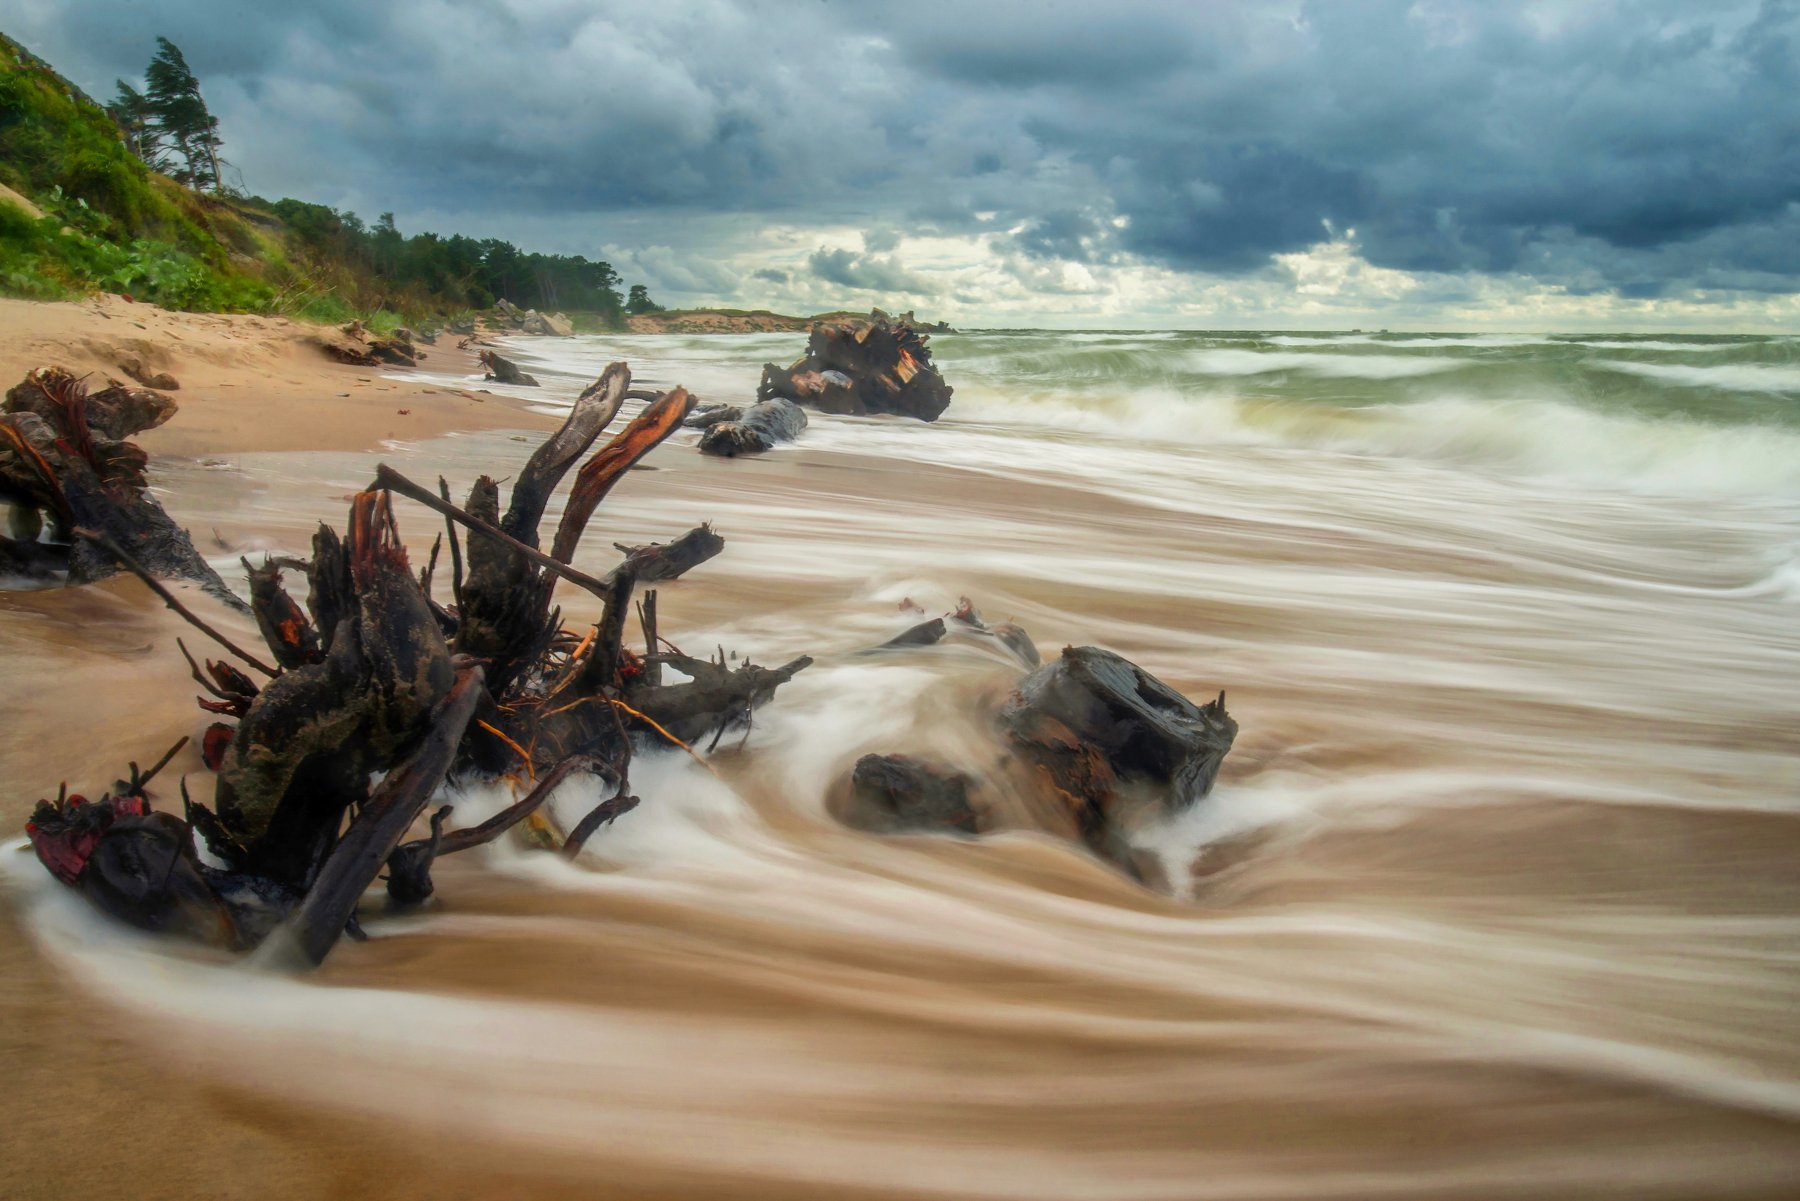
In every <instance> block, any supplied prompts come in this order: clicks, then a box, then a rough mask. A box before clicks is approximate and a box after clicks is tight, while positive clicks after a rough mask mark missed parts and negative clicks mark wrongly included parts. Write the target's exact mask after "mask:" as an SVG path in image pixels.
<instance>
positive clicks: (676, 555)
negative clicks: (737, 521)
mask: <svg viewBox="0 0 1800 1201" xmlns="http://www.w3.org/2000/svg"><path fill="white" fill-rule="evenodd" d="M613 547H614V549H616V550H617V551H619V553H621V554H623V555H624V556H625V561H624V562H623V563H621V564H619V566H618V567H616V568H614V569H613V570H614V571H629V572H630V573H631V574H632V576H633V577H635V578H636V579H637V581H638V582H639V583H640V584H652V583H659V582H661V581H663V580H673V579H678V578H680V577H681V576H684V575H686V574H687V573H688V572H690V571H692V570H693V569H694V568H696V567H698V566H700V564H702V563H704V562H706V561H707V560H708V559H710V558H712V557H713V556H714V555H717V554H718V553H719V552H720V551H722V550H724V549H725V539H723V538H721V537H720V536H719V535H718V534H717V533H715V532H714V530H713V528H712V526H711V525H710V524H704V525H697V526H695V527H694V528H693V529H691V530H689V531H688V532H687V533H685V534H683V535H682V536H681V537H679V538H677V539H675V541H673V542H650V543H646V544H645V545H643V546H626V545H625V544H624V543H622V542H615V543H613ZM646 645H648V644H646ZM650 649H651V650H655V649H656V648H655V647H650Z"/></svg>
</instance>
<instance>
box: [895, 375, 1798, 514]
mask: <svg viewBox="0 0 1800 1201" xmlns="http://www.w3.org/2000/svg"><path fill="white" fill-rule="evenodd" d="M962 413H963V414H964V415H965V416H978V417H981V418H984V419H989V420H997V421H1003V422H1007V423H1009V424H1019V425H1040V426H1048V427H1051V428H1057V429H1066V430H1081V431H1086V432H1089V433H1093V434H1104V435H1112V436H1119V437H1124V438H1131V439H1152V440H1161V441H1169V442H1178V443H1200V444H1208V445H1218V444H1227V445H1233V444H1235V445H1251V446H1272V447H1293V448H1305V449H1312V450H1328V451H1337V452H1342V453H1347V454H1358V455H1381V456H1396V457H1403V458H1417V459H1426V460H1432V461H1438V462H1454V463H1464V464H1469V465H1472V466H1479V467H1486V468H1490V469H1498V470H1504V471H1507V472H1513V473H1518V474H1521V475H1526V476H1534V477H1539V476H1541V477H1551V478H1557V479H1561V480H1566V481H1570V482H1574V483H1581V484H1590V485H1608V486H1620V487H1625V488H1629V489H1634V490H1644V491H1652V492H1696V493H1703V494H1715V495H1734V494H1735V495H1746V494H1748V495H1757V494H1770V493H1773V494H1778V495H1787V496H1792V495H1800V431H1794V430H1786V429H1773V428H1767V427H1762V426H1717V425H1707V424H1703V423H1700V422H1695V421H1688V420H1682V419H1679V418H1663V419H1650V418H1645V417H1640V416H1636V415H1631V414H1625V413H1617V412H1614V413H1604V412H1599V411H1596V410H1593V409H1587V408H1581V407H1578V406H1576V405H1573V404H1568V403H1564V402H1562V401H1557V400H1546V399H1536V398H1517V399H1512V400H1493V399H1487V398H1482V397H1476V396H1469V395H1459V394H1455V393H1445V394H1441V395H1439V396H1437V397H1435V398H1433V399H1429V400H1423V401H1416V402H1410V403H1393V404H1383V405H1370V406H1366V407H1363V408H1343V407H1338V406H1330V405H1319V404H1310V403H1306V402H1303V401H1288V400H1273V399H1262V398H1256V397H1244V396H1238V395H1232V394H1229V393H1224V392H1215V393H1210V394H1203V395H1184V394H1181V393H1179V392H1177V391H1175V390H1172V389H1139V390H1135V391H1132V392H1129V393H1123V394H1120V395H1116V396H1111V397H1106V398H1099V399H1088V400H1086V401H1085V402H1084V401H1077V400H1075V399H1074V398H1073V397H1070V396H1066V395H1065V396H1062V397H1053V396H1046V397H1040V398H1033V399H1014V398H1007V397H1002V396H996V395H994V394H991V393H981V394H974V395H971V396H970V397H969V398H968V400H967V401H966V402H965V403H964V405H963V408H962ZM918 451H919V453H920V454H921V457H926V456H928V454H929V449H928V448H926V447H923V446H921V447H919V448H918Z"/></svg>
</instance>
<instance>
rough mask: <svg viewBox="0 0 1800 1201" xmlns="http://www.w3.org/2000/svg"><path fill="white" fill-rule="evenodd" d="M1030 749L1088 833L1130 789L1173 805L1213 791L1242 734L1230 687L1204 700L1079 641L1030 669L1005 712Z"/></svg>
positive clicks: (1018, 740) (1110, 817) (1097, 831)
mask: <svg viewBox="0 0 1800 1201" xmlns="http://www.w3.org/2000/svg"><path fill="white" fill-rule="evenodd" d="M1000 725H1001V728H1002V729H1003V730H1004V731H1005V732H1006V734H1007V735H1008V737H1009V738H1010V739H1011V740H1012V742H1013V744H1014V745H1015V746H1016V747H1018V748H1019V750H1020V751H1022V752H1023V753H1024V755H1025V757H1026V758H1027V759H1028V760H1029V761H1031V762H1033V763H1035V764H1036V765H1037V766H1038V767H1039V768H1040V769H1042V770H1043V772H1044V773H1045V774H1046V775H1047V777H1048V778H1049V780H1050V782H1051V783H1052V784H1053V785H1054V786H1055V787H1056V788H1057V789H1058V790H1059V791H1060V792H1061V793H1063V794H1064V795H1065V797H1066V798H1067V799H1068V800H1069V802H1070V804H1071V805H1073V806H1074V807H1075V810H1076V817H1077V820H1078V821H1079V823H1080V825H1081V828H1082V831H1083V833H1084V835H1086V836H1087V837H1088V838H1089V840H1090V841H1096V840H1098V839H1099V838H1101V837H1102V835H1103V832H1104V831H1105V830H1106V829H1107V828H1108V827H1109V825H1110V824H1112V823H1113V822H1114V821H1115V819H1116V817H1117V816H1118V814H1117V813H1116V810H1117V808H1118V806H1119V805H1120V804H1121V803H1122V802H1123V801H1124V800H1125V799H1126V793H1127V791H1128V790H1129V791H1130V792H1132V793H1135V794H1145V793H1148V794H1149V795H1151V796H1152V797H1154V798H1155V800H1156V801H1158V802H1159V803H1160V804H1161V805H1162V807H1163V808H1164V809H1166V810H1167V811H1169V812H1177V811H1180V810H1182V809H1185V808H1187V807H1188V806H1190V805H1192V804H1193V803H1194V802H1195V801H1197V800H1198V799H1199V798H1201V797H1203V796H1205V795H1206V793H1207V792H1208V791H1209V790H1210V789H1211V788H1212V784H1213V780H1214V778H1215V777H1216V776H1217V775H1218V772H1219V765H1220V764H1221V763H1222V762H1223V761H1224V758H1225V755H1226V753H1227V752H1228V751H1230V749H1231V744H1232V741H1233V740H1234V739H1235V738H1236V737H1237V722H1235V721H1233V720H1232V718H1231V716H1230V714H1228V713H1227V712H1226V711H1225V694H1224V693H1220V694H1219V697H1218V699H1217V700H1214V701H1209V702H1208V703H1207V704H1205V705H1196V704H1194V703H1193V702H1192V701H1190V700H1188V699H1187V698H1186V697H1184V696H1182V695H1181V694H1180V693H1178V692H1176V691H1175V690H1174V689H1172V688H1170V687H1169V686H1168V685H1166V684H1164V683H1163V682H1162V681H1161V680H1158V679H1157V678H1156V677H1155V676H1152V675H1151V674H1150V673H1149V672H1147V671H1145V670H1144V669H1143V668H1141V667H1139V666H1137V665H1136V664H1134V663H1132V662H1130V661H1129V660H1127V659H1125V658H1123V657H1121V656H1119V655H1116V654H1114V653H1113V652H1111V651H1106V650H1101V649H1100V648H1098V647H1092V646H1079V647H1068V648H1066V649H1064V651H1063V653H1062V657H1061V658H1060V659H1058V660H1056V661H1055V662H1054V663H1050V664H1047V665H1046V666H1044V667H1041V668H1039V669H1038V670H1037V671H1035V672H1033V673H1032V674H1031V675H1029V676H1027V677H1026V678H1025V679H1024V680H1023V681H1022V682H1021V683H1020V684H1019V686H1018V688H1017V689H1016V690H1015V691H1014V692H1013V694H1012V696H1011V697H1009V698H1008V700H1007V702H1006V704H1005V705H1004V706H1003V707H1002V709H1001V711H1000Z"/></svg>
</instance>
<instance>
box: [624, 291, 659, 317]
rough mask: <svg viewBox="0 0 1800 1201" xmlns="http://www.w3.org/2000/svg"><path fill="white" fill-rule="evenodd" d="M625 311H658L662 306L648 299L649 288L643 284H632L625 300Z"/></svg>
mask: <svg viewBox="0 0 1800 1201" xmlns="http://www.w3.org/2000/svg"><path fill="white" fill-rule="evenodd" d="M625 311H626V312H627V313H633V314H637V313H660V312H662V311H663V307H662V305H660V304H657V303H656V302H655V301H654V300H651V299H650V289H649V288H647V287H645V286H644V285H643V284H632V285H631V293H630V297H629V299H627V300H626V301H625Z"/></svg>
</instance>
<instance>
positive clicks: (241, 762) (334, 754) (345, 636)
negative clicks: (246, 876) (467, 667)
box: [216, 491, 452, 888]
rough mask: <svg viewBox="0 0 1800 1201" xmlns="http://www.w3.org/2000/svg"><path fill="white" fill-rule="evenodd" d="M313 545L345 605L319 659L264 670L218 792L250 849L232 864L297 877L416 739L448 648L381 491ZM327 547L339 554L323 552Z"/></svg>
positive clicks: (360, 498)
mask: <svg viewBox="0 0 1800 1201" xmlns="http://www.w3.org/2000/svg"><path fill="white" fill-rule="evenodd" d="M314 545H315V552H314V564H313V566H314V577H315V584H317V583H318V582H319V581H320V580H321V579H324V578H327V577H331V578H341V577H343V576H346V575H347V577H348V580H347V583H348V586H349V589H350V592H351V596H350V605H351V607H350V608H348V609H347V611H344V612H342V613H341V614H340V615H339V616H338V618H337V620H336V624H335V628H334V630H333V632H332V636H331V640H330V643H329V645H328V647H327V649H326V653H325V655H324V657H323V659H321V660H320V661H319V662H316V663H309V664H306V665H304V666H301V667H299V668H297V669H295V670H293V671H289V672H287V673H285V674H284V675H282V676H280V677H279V678H278V679H275V680H273V681H271V682H270V683H269V684H268V685H267V686H266V687H265V688H264V689H263V690H262V693H261V695H260V696H258V697H257V699H256V702H255V704H253V705H252V706H251V707H250V710H249V712H248V713H246V714H245V716H244V720H243V721H242V722H241V723H240V724H239V726H238V729H237V733H236V735H235V737H234V738H233V740H232V745H231V749H230V750H229V751H228V752H227V753H226V756H225V760H224V762H223V763H222V764H221V766H220V771H219V784H218V793H217V803H216V808H217V810H218V815H219V818H220V820H221V821H222V822H223V823H224V825H225V826H226V827H227V828H228V829H229V830H230V831H231V832H232V834H233V835H234V836H235V837H236V838H237V839H239V840H240V841H241V842H242V843H243V845H244V846H245V848H246V849H247V851H248V860H247V861H246V862H242V863H237V864H234V865H233V866H235V867H239V868H242V869H243V870H246V871H253V872H255V873H256V874H258V875H261V876H264V877H267V878H269V879H273V880H276V881H278V882H279V883H282V884H284V885H288V886H292V887H299V888H304V887H306V885H307V884H308V883H309V882H310V879H311V876H312V873H313V872H314V871H316V870H317V867H318V864H319V863H320V861H321V860H322V858H323V856H324V854H325V853H326V852H327V851H328V850H329V849H330V847H331V844H332V843H333V841H334V840H335V838H336V834H337V829H338V824H339V822H340V820H341V818H342V815H343V813H344V811H345V810H346V809H347V808H349V807H350V806H351V805H354V804H359V803H361V802H362V801H363V800H364V799H365V797H366V796H367V790H368V784H367V781H368V777H369V775H370V774H371V773H372V772H376V771H381V770H385V769H386V768H387V767H389V766H391V765H392V764H393V762H394V761H395V757H396V756H397V755H399V754H400V753H401V752H402V751H403V750H404V749H405V748H406V747H408V746H410V745H412V744H413V742H414V741H415V740H416V739H417V738H418V737H419V735H420V733H421V732H422V731H423V729H424V727H425V725H426V723H427V721H428V720H429V718H430V714H431V712H432V710H433V708H434V707H435V706H436V704H437V702H438V701H439V699H440V698H441V697H442V696H443V695H444V693H445V692H446V691H447V690H448V689H449V687H450V684H451V679H452V670H451V664H450V654H449V648H448V647H447V646H446V644H445V642H444V637H443V634H442V632H441V631H440V630H439V628H438V624H437V622H436V620H435V618H434V617H433V616H432V613H431V609H430V606H429V604H428V603H427V601H426V599H425V596H424V594H423V593H422V592H420V590H419V583H418V580H417V579H416V578H415V577H414V576H413V574H412V572H411V570H410V569H409V567H408V565H407V562H406V552H405V550H404V549H403V548H402V547H401V545H400V540H399V533H398V531H397V530H396V529H395V527H394V520H393V510H392V507H391V505H390V503H389V500H388V494H387V493H386V492H375V491H371V492H363V493H359V494H358V495H357V497H356V500H355V501H354V503H353V504H352V507H351V518H350V534H349V538H348V539H347V540H346V541H345V542H344V543H343V544H342V546H341V547H339V548H334V547H332V546H331V545H330V540H316V541H315V544H314ZM334 550H335V553H336V555H337V557H339V558H340V559H342V560H343V565H342V566H338V565H333V564H331V563H329V562H328V561H327V559H326V557H327V556H329V555H331V554H333V552H334ZM336 587H338V585H336V584H334V585H333V586H332V589H333V590H335V588H336ZM341 603H342V600H341V598H339V599H333V600H332V601H331V604H332V605H333V606H336V605H339V604H341ZM314 616H315V617H317V616H318V613H317V611H316V610H315V614H314ZM321 624H322V623H321Z"/></svg>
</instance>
